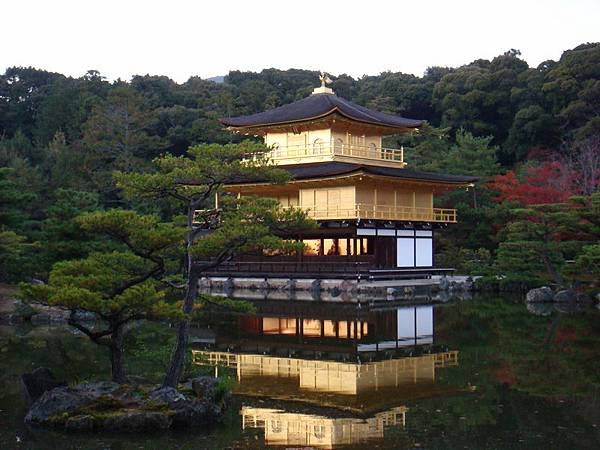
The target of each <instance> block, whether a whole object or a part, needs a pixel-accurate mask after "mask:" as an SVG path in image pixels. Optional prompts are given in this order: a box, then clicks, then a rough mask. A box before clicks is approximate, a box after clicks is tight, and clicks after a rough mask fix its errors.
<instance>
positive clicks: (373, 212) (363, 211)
mask: <svg viewBox="0 0 600 450" xmlns="http://www.w3.org/2000/svg"><path fill="white" fill-rule="evenodd" d="M304 208H305V209H306V210H307V211H308V215H309V216H310V217H312V218H313V219H316V220H326V219H373V220H407V221H408V220H410V221H422V222H451V223H454V222H456V210H455V209H448V208H419V207H411V206H387V205H373V204H367V203H357V204H356V205H354V206H350V207H347V206H340V205H328V206H326V207H324V206H311V207H304Z"/></svg>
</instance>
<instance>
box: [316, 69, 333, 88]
mask: <svg viewBox="0 0 600 450" xmlns="http://www.w3.org/2000/svg"><path fill="white" fill-rule="evenodd" d="M319 80H321V87H325V85H327V84H331V78H329V76H327V74H326V73H325V72H323V71H321V75H319Z"/></svg>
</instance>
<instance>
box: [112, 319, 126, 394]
mask: <svg viewBox="0 0 600 450" xmlns="http://www.w3.org/2000/svg"><path fill="white" fill-rule="evenodd" d="M125 331H126V330H125V326H124V325H119V326H117V327H116V328H115V331H114V332H113V334H112V338H111V343H110V347H109V348H110V363H111V371H112V380H113V381H114V382H115V383H119V384H123V383H125V382H126V381H127V377H126V375H125V354H124V341H125Z"/></svg>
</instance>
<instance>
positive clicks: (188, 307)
mask: <svg viewBox="0 0 600 450" xmlns="http://www.w3.org/2000/svg"><path fill="white" fill-rule="evenodd" d="M197 206H198V205H197V203H195V202H191V203H190V205H188V211H187V226H188V234H187V238H186V247H187V249H186V250H187V251H186V275H187V276H186V282H187V284H186V290H185V298H184V300H183V308H182V309H183V314H184V315H185V317H184V318H183V319H181V320H180V321H179V323H178V324H177V341H176V343H175V348H174V349H173V353H172V355H171V361H170V363H169V367H168V368H167V372H166V374H165V379H164V380H163V384H162V387H172V388H177V385H178V384H179V380H180V379H181V375H182V374H183V368H184V367H185V357H186V354H187V346H188V341H189V332H190V322H191V319H192V318H191V315H192V311H193V309H194V302H195V301H196V296H197V295H198V275H197V273H196V271H195V270H194V267H193V264H194V260H193V257H192V254H191V248H192V245H193V244H194V228H193V220H194V212H195V210H196V208H197Z"/></svg>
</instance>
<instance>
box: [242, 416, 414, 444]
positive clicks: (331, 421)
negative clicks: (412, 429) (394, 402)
mask: <svg viewBox="0 0 600 450" xmlns="http://www.w3.org/2000/svg"><path fill="white" fill-rule="evenodd" d="M406 411H407V408H406V407H404V406H399V407H397V408H393V409H390V410H389V411H384V412H380V413H377V414H375V415H374V416H373V417H369V418H367V419H360V418H354V417H342V418H329V417H323V416H319V415H314V414H302V413H293V412H286V411H283V410H280V409H269V408H254V407H250V406H243V407H242V410H241V412H240V414H241V416H242V428H243V429H247V428H260V429H262V430H264V434H265V442H266V443H267V444H268V445H310V446H313V447H321V448H332V447H334V446H337V445H350V444H358V443H362V442H367V441H371V440H377V439H383V437H384V430H385V429H386V427H390V426H404V425H405V423H406Z"/></svg>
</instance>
